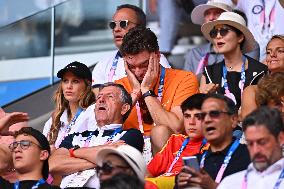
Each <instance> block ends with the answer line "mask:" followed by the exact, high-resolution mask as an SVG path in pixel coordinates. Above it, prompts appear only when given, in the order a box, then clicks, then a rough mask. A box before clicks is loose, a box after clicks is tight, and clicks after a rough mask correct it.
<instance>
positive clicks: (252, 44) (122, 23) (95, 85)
mask: <svg viewBox="0 0 284 189" xmlns="http://www.w3.org/2000/svg"><path fill="white" fill-rule="evenodd" d="M272 2H273V3H272ZM233 3H235V4H237V6H236V7H233V6H234V4H233ZM246 3H247V2H246ZM255 3H256V4H255ZM283 4H284V2H283V1H282V0H273V1H269V2H268V1H266V0H262V1H259V2H258V3H257V1H253V2H250V3H248V5H247V6H244V5H245V0H239V1H237V0H232V2H231V1H229V0H224V1H221V0H211V1H208V2H207V3H206V4H202V5H199V6H197V7H195V8H194V9H193V11H192V13H191V18H192V21H193V23H196V24H199V25H202V26H201V31H202V33H203V35H204V37H205V38H206V39H207V40H208V41H209V43H208V44H206V45H205V46H201V47H197V48H195V49H192V50H191V51H190V52H189V53H188V54H187V55H186V56H187V57H188V58H189V59H190V60H187V63H188V64H190V66H186V68H185V70H177V69H172V68H170V65H169V63H168V61H167V59H166V56H164V55H163V54H162V53H161V52H160V48H159V45H158V44H159V43H158V38H157V36H156V35H155V33H154V32H153V31H151V30H150V29H149V28H146V15H145V14H144V12H143V11H142V10H141V9H140V8H139V7H136V6H134V5H129V4H124V5H120V6H118V7H117V10H116V12H115V13H114V15H113V17H112V21H110V23H109V26H110V28H111V29H112V32H113V40H114V43H115V45H116V47H117V48H118V50H117V51H116V52H115V54H113V56H112V57H110V58H109V59H108V60H102V61H101V62H99V63H98V64H97V65H96V67H95V68H94V70H93V73H92V72H91V71H90V69H89V68H88V67H87V66H86V65H85V64H84V63H80V62H77V61H74V62H72V63H70V64H68V65H67V66H65V67H64V68H62V69H61V70H59V72H58V73H57V77H58V78H59V79H60V81H59V86H58V88H57V89H56V91H55V93H54V104H55V108H54V110H53V112H52V115H51V117H50V118H49V120H47V122H46V123H45V125H44V127H43V132H42V133H41V132H40V131H38V130H36V129H34V128H32V127H28V122H27V121H28V120H29V116H28V114H27V113H24V112H12V113H5V112H4V111H3V110H2V109H1V112H0V113H1V114H0V137H1V138H0V141H1V142H0V188H1V189H2V188H7V189H10V188H14V189H30V188H32V189H35V188H39V189H40V188H42V189H47V188H86V189H88V188H96V189H98V188H102V189H112V188H113V189H120V188H123V189H128V188H129V189H130V188H137V189H140V188H146V189H158V188H160V189H170V188H177V189H178V188H180V189H183V188H199V189H200V188H201V189H216V188H219V189H223V188H224V189H225V188H226V189H227V188H243V189H244V188H266V189H270V188H271V189H272V188H274V189H275V188H283V189H284V183H283V182H282V180H283V178H284V158H283V146H284V125H283V121H284V84H283V80H284V32H283V31H282V29H280V28H281V26H280V25H279V22H280V21H279V17H281V16H282V19H283V18H284V14H283V12H284V6H283ZM234 8H238V9H241V10H242V11H244V13H242V12H240V10H234ZM249 10H252V13H250V12H249ZM281 11H282V12H281ZM251 14H255V15H257V16H254V15H251ZM246 17H247V18H248V19H247V18H246ZM256 19H260V20H261V21H262V22H260V23H259V24H258V25H257V26H255V28H253V29H252V28H251V27H252V23H255V20H256ZM282 28H283V27H282ZM260 31H261V32H262V35H263V36H264V38H259V32H260ZM281 32H282V33H281ZM268 38H269V39H268ZM258 44H259V46H260V51H259V53H260V55H261V56H260V57H261V59H260V60H258V57H257V56H254V55H256V54H258V53H255V52H256V51H258V50H259V49H258V48H257V47H258ZM264 45H265V50H264V49H263V46H264ZM263 51H265V52H266V56H265V57H264V56H263ZM166 55H167V54H166ZM193 57H194V58H193ZM187 63H186V64H187ZM200 77H201V78H200ZM236 131H238V132H236ZM188 157H195V160H197V164H198V165H197V166H194V165H193V164H194V163H193V161H192V162H191V163H190V164H186V161H183V159H184V158H188ZM192 159H193V158H192Z"/></svg>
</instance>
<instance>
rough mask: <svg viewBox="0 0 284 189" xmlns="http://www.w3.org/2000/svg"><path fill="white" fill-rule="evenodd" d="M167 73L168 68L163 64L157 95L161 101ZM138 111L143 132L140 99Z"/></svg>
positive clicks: (140, 128)
mask: <svg viewBox="0 0 284 189" xmlns="http://www.w3.org/2000/svg"><path fill="white" fill-rule="evenodd" d="M165 74H166V69H165V68H164V67H163V66H161V75H160V80H159V88H158V97H157V98H158V100H159V101H160V102H161V101H162V97H163V90H164V82H165ZM136 111H137V119H138V123H139V130H140V132H141V133H144V129H143V122H142V115H141V110H140V105H139V102H138V101H137V102H136Z"/></svg>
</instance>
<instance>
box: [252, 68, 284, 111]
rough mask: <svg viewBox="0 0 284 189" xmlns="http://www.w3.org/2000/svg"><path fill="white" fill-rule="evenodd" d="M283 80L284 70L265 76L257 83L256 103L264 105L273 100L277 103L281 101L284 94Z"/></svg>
mask: <svg viewBox="0 0 284 189" xmlns="http://www.w3.org/2000/svg"><path fill="white" fill-rule="evenodd" d="M283 81H284V73H283V72H276V73H272V74H269V75H266V76H265V77H263V78H262V79H261V80H260V81H259V82H258V84H257V90H258V91H257V93H256V96H255V100H256V104H257V105H258V106H263V105H267V104H268V103H269V102H271V101H273V102H275V103H279V102H281V97H283V96H284V85H283ZM281 83H282V84H281Z"/></svg>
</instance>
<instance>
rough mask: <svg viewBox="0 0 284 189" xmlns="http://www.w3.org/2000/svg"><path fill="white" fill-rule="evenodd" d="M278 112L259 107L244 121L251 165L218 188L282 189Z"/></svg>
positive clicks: (282, 137)
mask: <svg viewBox="0 0 284 189" xmlns="http://www.w3.org/2000/svg"><path fill="white" fill-rule="evenodd" d="M281 118H282V116H281V113H280V112H279V111H278V110H277V109H271V108H269V107H265V106H263V107H261V108H259V109H257V110H255V111H254V112H252V113H251V114H249V115H248V116H247V117H246V118H245V119H244V121H243V129H244V133H245V137H246V140H247V146H248V150H249V153H250V157H251V159H252V163H251V164H250V165H249V166H248V167H247V169H246V170H244V171H241V172H238V173H235V174H233V175H230V176H228V177H226V178H225V179H224V180H223V181H222V182H221V183H220V185H219V186H218V188H219V189H223V188H224V189H227V188H230V189H235V188H242V189H250V188H265V189H272V188H273V189H280V188H282V189H283V188H284V182H283V178H284V158H283V155H282V147H283V144H284V125H283V121H282V119H281Z"/></svg>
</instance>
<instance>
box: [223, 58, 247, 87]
mask: <svg viewBox="0 0 284 189" xmlns="http://www.w3.org/2000/svg"><path fill="white" fill-rule="evenodd" d="M242 61H243V65H242V70H241V81H242V82H243V84H244V83H245V80H246V73H245V64H246V57H245V56H242ZM227 75H228V70H227V67H226V65H225V64H224V65H223V76H222V77H223V81H224V88H225V90H229V86H228V80H227ZM241 90H242V89H241Z"/></svg>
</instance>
